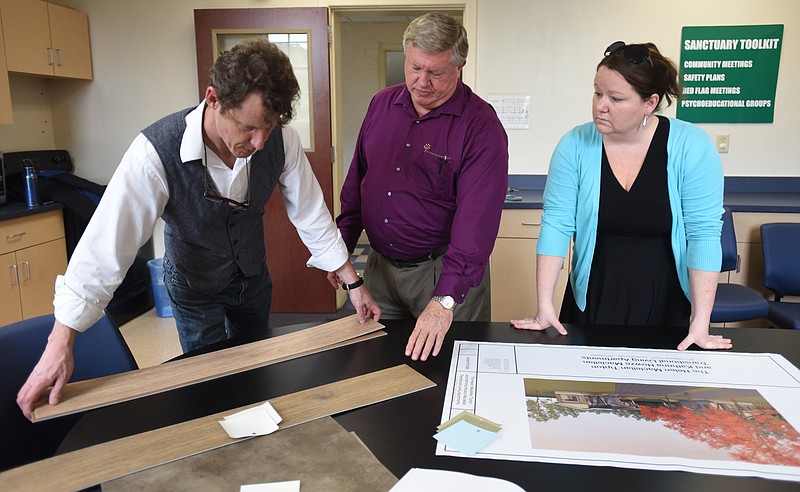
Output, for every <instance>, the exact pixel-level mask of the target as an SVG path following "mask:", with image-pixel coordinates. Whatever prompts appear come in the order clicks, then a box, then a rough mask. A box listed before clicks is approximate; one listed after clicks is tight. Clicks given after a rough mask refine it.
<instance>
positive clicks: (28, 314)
mask: <svg viewBox="0 0 800 492" xmlns="http://www.w3.org/2000/svg"><path fill="white" fill-rule="evenodd" d="M61 214H62V212H61V210H55V211H50V212H45V213H42V214H37V215H32V216H28V217H23V218H20V219H12V220H8V221H2V222H0V235H1V236H2V241H3V242H2V244H1V245H0V253H2V254H0V268H1V269H2V270H0V272H2V276H1V277H0V326H5V325H7V324H9V323H14V322H17V321H21V320H23V319H29V318H34V317H36V316H41V315H43V314H50V313H52V312H53V295H54V293H55V279H56V276H58V275H60V274H63V273H64V272H65V271H66V269H67V245H66V241H65V240H64V222H63V219H62V215H61Z"/></svg>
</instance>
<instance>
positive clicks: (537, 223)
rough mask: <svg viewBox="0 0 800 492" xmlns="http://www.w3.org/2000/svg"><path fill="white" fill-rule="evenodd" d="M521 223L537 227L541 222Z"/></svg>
mask: <svg viewBox="0 0 800 492" xmlns="http://www.w3.org/2000/svg"><path fill="white" fill-rule="evenodd" d="M522 225H524V226H530V227H539V226H540V225H542V223H541V222H523V223H522Z"/></svg>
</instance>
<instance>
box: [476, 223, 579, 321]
mask: <svg viewBox="0 0 800 492" xmlns="http://www.w3.org/2000/svg"><path fill="white" fill-rule="evenodd" d="M541 225H542V210H540V209H506V210H503V217H502V219H501V221H500V231H499V232H498V235H497V241H496V242H495V245H494V250H493V251H492V256H491V258H490V271H491V276H492V277H491V279H492V321H497V322H508V321H509V320H511V319H520V318H525V317H529V316H533V315H535V314H536V312H537V309H538V302H537V298H536V243H537V240H538V237H539V232H540V230H541ZM568 266H569V255H567V258H566V259H565V267H564V268H562V270H561V275H560V276H559V278H558V284H557V285H556V290H555V294H554V296H553V303H554V304H555V309H556V312H559V311H560V309H561V301H562V300H563V297H564V289H565V288H566V286H567V280H568V275H567V274H568Z"/></svg>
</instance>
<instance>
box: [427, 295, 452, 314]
mask: <svg viewBox="0 0 800 492" xmlns="http://www.w3.org/2000/svg"><path fill="white" fill-rule="evenodd" d="M431 299H432V300H434V301H436V302H438V303H439V304H441V305H442V307H443V308H445V309H447V310H448V311H453V310H455V308H456V301H455V299H453V297H452V296H433V297H431Z"/></svg>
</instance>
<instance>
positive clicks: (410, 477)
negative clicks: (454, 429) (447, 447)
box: [390, 468, 524, 492]
mask: <svg viewBox="0 0 800 492" xmlns="http://www.w3.org/2000/svg"><path fill="white" fill-rule="evenodd" d="M471 490H475V491H478V490H480V491H481V492H523V490H524V489H522V488H520V487H519V486H517V485H515V484H513V483H511V482H508V481H506V480H500V479H499V478H492V477H479V476H477V475H470V474H469V473H460V472H454V471H447V470H429V469H426V468H412V469H410V470H409V471H408V472H407V473H406V474H405V475H403V478H401V479H400V481H399V482H397V484H396V485H395V486H394V487H392V488H391V489H390V492H465V491H471Z"/></svg>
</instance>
